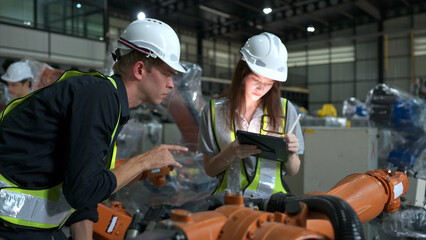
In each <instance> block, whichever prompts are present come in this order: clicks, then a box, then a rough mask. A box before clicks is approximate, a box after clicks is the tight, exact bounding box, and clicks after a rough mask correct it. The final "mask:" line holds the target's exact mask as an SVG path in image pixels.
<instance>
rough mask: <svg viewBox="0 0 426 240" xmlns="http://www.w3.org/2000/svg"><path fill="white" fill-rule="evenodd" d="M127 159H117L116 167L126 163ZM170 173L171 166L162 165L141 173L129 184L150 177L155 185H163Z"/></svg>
mask: <svg viewBox="0 0 426 240" xmlns="http://www.w3.org/2000/svg"><path fill="white" fill-rule="evenodd" d="M127 160H129V159H128V158H123V159H120V160H117V161H116V162H115V167H119V166H120V165H122V164H123V163H125V162H126V161H127ZM169 173H170V167H162V168H160V169H152V170H147V171H144V172H142V173H140V174H139V175H138V176H136V177H135V178H134V179H133V180H132V181H130V182H129V183H128V184H127V185H131V184H132V183H134V182H136V181H140V180H144V179H147V178H149V179H151V181H152V184H154V186H157V187H159V186H163V185H164V184H165V183H166V176H167V175H169Z"/></svg>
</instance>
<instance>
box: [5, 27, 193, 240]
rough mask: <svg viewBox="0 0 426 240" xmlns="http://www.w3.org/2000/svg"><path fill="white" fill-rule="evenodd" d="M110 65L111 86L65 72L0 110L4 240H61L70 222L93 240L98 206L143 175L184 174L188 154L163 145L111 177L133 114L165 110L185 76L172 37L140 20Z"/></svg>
mask: <svg viewBox="0 0 426 240" xmlns="http://www.w3.org/2000/svg"><path fill="white" fill-rule="evenodd" d="M113 56H114V59H115V60H116V63H115V65H114V66H113V69H114V72H115V74H114V75H113V76H111V77H106V76H104V75H102V74H100V73H81V72H78V71H66V72H65V73H64V74H63V75H62V77H61V78H60V79H58V80H57V81H56V82H55V83H54V84H51V85H49V86H48V87H46V88H43V89H41V90H39V91H36V92H33V93H30V94H29V95H27V96H26V97H24V98H22V99H17V100H15V101H14V102H12V104H9V106H8V107H7V108H6V109H5V110H4V112H3V114H2V116H1V118H0V187H1V191H0V239H1V238H2V237H3V238H6V239H15V240H17V239H52V236H53V239H65V235H64V234H63V233H62V231H58V229H60V228H61V226H62V224H64V223H65V222H66V221H67V223H66V224H67V225H70V227H71V234H72V237H73V239H92V233H93V222H94V221H97V220H98V213H97V204H98V203H100V202H102V201H104V200H105V199H107V198H108V197H109V196H110V195H111V194H113V193H115V192H116V191H117V190H119V189H120V188H122V187H123V186H125V185H126V184H127V183H129V182H130V181H131V180H132V179H133V178H135V177H136V176H138V175H139V174H140V173H141V172H143V171H146V170H150V169H158V168H161V167H164V166H174V167H181V164H179V163H178V162H176V161H175V159H174V157H173V155H172V154H171V153H170V151H187V148H186V147H182V146H177V145H159V146H156V147H154V148H153V149H152V150H150V151H147V152H145V153H143V154H140V155H137V156H135V157H132V158H130V159H129V160H128V161H127V162H126V163H124V164H122V165H120V166H119V167H117V168H114V164H115V153H116V139H117V135H118V133H119V132H120V131H121V129H122V128H123V125H125V124H126V122H127V121H128V119H129V109H130V108H133V107H137V106H139V105H140V104H141V103H148V104H159V103H160V102H161V101H162V99H164V98H165V97H166V96H167V94H168V93H169V92H170V91H171V90H172V89H173V87H174V84H173V79H172V76H173V75H174V74H175V73H176V72H177V71H180V72H185V69H184V68H183V67H182V66H181V65H180V63H179V57H180V43H179V39H178V37H177V35H176V33H175V32H174V31H173V29H172V28H171V27H170V26H169V25H167V24H166V23H164V22H161V21H158V20H155V19H145V20H138V21H134V22H132V23H131V24H130V25H129V26H128V27H127V28H126V29H125V31H124V32H123V34H122V35H121V36H120V38H119V39H118V49H117V50H116V51H115V53H114V54H113ZM6 203H7V204H6ZM74 211H75V212H74ZM73 212H74V213H73ZM71 213H73V214H72V216H71V217H70V218H68V217H69V216H70V215H71ZM30 229H31V230H30Z"/></svg>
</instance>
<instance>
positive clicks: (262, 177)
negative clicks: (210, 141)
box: [210, 98, 287, 199]
mask: <svg viewBox="0 0 426 240" xmlns="http://www.w3.org/2000/svg"><path fill="white" fill-rule="evenodd" d="M210 104H211V106H210V110H211V117H212V119H211V120H212V127H213V133H214V137H215V141H216V144H217V146H218V148H219V150H220V151H221V150H222V149H223V147H225V146H226V145H228V144H229V143H231V142H233V141H234V140H235V128H234V124H232V126H231V129H229V128H228V127H226V126H229V124H227V123H226V120H227V119H229V118H228V117H226V116H227V115H229V110H228V109H229V100H228V99H226V98H220V99H213V100H211V101H210ZM281 104H282V107H283V114H284V115H285V113H286V106H287V99H285V98H283V99H281ZM264 114H265V115H266V114H267V111H266V108H265V109H264ZM285 121H286V116H285V117H284V118H283V123H282V124H283V127H282V130H281V136H282V137H284V126H285ZM261 124H262V126H261V129H260V134H262V135H266V132H265V131H264V130H263V129H267V128H266V126H267V121H266V119H262V123H261ZM249 158H254V156H249ZM281 169H282V162H278V161H273V160H268V159H261V158H259V157H258V158H256V174H255V176H254V178H253V180H252V181H251V182H249V181H248V178H247V175H246V170H245V165H244V161H243V160H242V159H240V161H232V163H231V164H230V165H229V166H228V168H227V169H226V170H225V173H224V175H223V177H222V180H221V182H220V184H219V185H218V188H217V189H216V190H215V192H214V193H213V194H217V193H219V192H224V191H225V189H229V190H231V191H232V192H240V191H243V195H244V197H247V198H263V199H266V198H269V197H270V196H271V195H272V194H274V193H277V192H283V193H287V190H286V189H285V188H284V186H283V184H282V179H281Z"/></svg>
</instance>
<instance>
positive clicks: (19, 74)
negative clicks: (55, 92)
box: [1, 62, 34, 82]
mask: <svg viewBox="0 0 426 240" xmlns="http://www.w3.org/2000/svg"><path fill="white" fill-rule="evenodd" d="M1 78H2V79H3V80H5V81H7V82H19V81H22V80H24V79H29V80H30V81H32V80H33V78H34V75H33V73H32V72H31V68H30V66H29V65H28V64H27V63H25V62H15V63H12V64H11V65H10V66H9V67H8V68H7V70H6V73H5V74H3V75H2V76H1Z"/></svg>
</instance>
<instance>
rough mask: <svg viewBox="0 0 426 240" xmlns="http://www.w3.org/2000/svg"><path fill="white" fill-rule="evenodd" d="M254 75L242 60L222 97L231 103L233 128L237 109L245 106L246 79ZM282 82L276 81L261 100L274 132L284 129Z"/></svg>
mask: <svg viewBox="0 0 426 240" xmlns="http://www.w3.org/2000/svg"><path fill="white" fill-rule="evenodd" d="M251 73H253V72H252V71H251V70H250V68H249V67H248V65H247V63H246V62H245V61H243V60H242V59H240V60H239V61H238V63H237V66H236V67H235V71H234V75H233V77H232V82H231V86H230V87H229V88H228V89H227V90H226V91H225V92H224V93H223V94H222V95H221V96H220V97H227V98H228V99H229V102H230V107H229V119H227V120H228V123H229V126H232V121H233V119H235V113H236V110H237V109H243V107H244V104H245V97H244V91H245V85H244V81H243V80H244V78H245V77H246V76H247V75H249V74H251ZM280 96H281V94H280V82H279V81H275V82H274V85H273V86H272V88H271V89H270V90H269V91H268V92H267V93H266V94H265V95H264V96H263V97H262V98H261V99H260V104H262V105H263V106H266V111H267V112H268V115H269V116H270V117H269V122H268V127H270V126H272V130H273V131H278V130H279V128H280V127H281V128H282V127H283V124H282V120H281V117H283V112H282V105H281V99H280ZM237 125H238V126H239V127H241V125H240V118H237Z"/></svg>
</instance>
